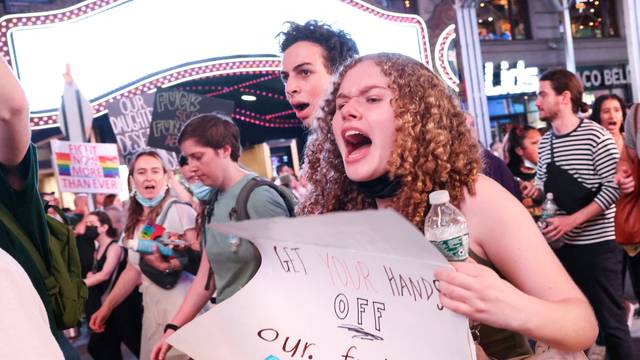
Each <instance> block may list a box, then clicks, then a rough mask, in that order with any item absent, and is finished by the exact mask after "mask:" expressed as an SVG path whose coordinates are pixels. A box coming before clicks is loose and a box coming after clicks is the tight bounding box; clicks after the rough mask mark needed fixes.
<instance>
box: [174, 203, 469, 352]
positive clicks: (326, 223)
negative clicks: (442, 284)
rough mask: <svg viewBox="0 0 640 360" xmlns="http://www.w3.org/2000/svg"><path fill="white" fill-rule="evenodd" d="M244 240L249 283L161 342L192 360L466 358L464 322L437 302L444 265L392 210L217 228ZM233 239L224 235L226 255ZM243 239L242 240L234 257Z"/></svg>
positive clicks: (216, 226)
mask: <svg viewBox="0 0 640 360" xmlns="http://www.w3.org/2000/svg"><path fill="white" fill-rule="evenodd" d="M212 227H213V228H214V229H216V230H217V231H220V232H223V233H228V234H234V235H236V236H239V237H240V238H243V239H251V241H252V242H253V244H254V245H255V246H256V247H257V248H258V250H259V251H260V255H261V258H262V260H261V265H260V269H259V270H258V272H257V273H256V275H255V276H254V278H253V279H252V280H251V281H250V282H249V283H248V284H247V285H245V287H244V288H242V289H241V290H240V291H238V292H237V293H236V294H234V295H233V296H231V297H230V298H229V299H227V300H225V301H223V302H221V303H220V304H218V305H216V306H215V307H213V308H212V309H211V310H209V311H208V312H207V313H205V314H204V315H202V316H200V317H197V318H196V319H194V320H193V321H192V322H190V323H189V324H187V325H186V326H184V327H182V328H181V329H180V330H178V331H177V332H176V333H175V334H174V335H172V336H171V337H170V338H169V339H168V341H169V343H171V344H172V345H173V346H175V347H176V348H178V349H179V350H181V351H183V352H185V353H186V354H188V355H189V356H191V357H192V358H194V359H257V360H267V359H268V360H284V359H304V360H307V359H308V360H313V359H323V360H348V359H353V360H355V359H367V360H385V359H388V360H391V359H394V360H396V359H402V360H411V359H472V358H474V350H473V348H472V347H473V342H472V340H471V335H470V332H469V323H468V320H467V319H466V318H465V317H463V316H461V315H458V314H455V313H453V312H451V311H449V310H447V309H445V308H444V307H443V306H442V305H441V304H440V301H439V296H438V293H439V290H438V282H437V281H435V279H434V278H433V272H434V270H435V269H436V268H439V267H447V266H449V265H448V263H447V261H446V260H445V258H444V257H443V256H442V255H441V254H440V253H439V252H438V250H436V248H435V247H433V246H432V245H431V244H429V243H428V242H427V241H426V240H425V239H424V236H422V234H420V232H419V231H418V230H417V229H416V228H415V227H414V226H413V225H412V224H411V223H409V222H408V221H407V220H405V219H404V218H403V217H402V216H400V215H399V214H397V213H395V212H393V211H391V210H375V211H374V210H370V211H362V212H343V213H333V214H326V215H320V216H309V217H298V218H275V219H261V220H250V221H242V222H239V223H238V222H232V223H217V224H213V225H212ZM234 239H235V238H234V237H233V236H231V235H230V237H229V246H230V251H233V250H232V246H234V245H233V244H236V245H235V246H236V247H237V246H238V245H237V242H236V241H234ZM245 242H247V240H241V242H240V245H239V246H240V248H239V249H240V251H242V247H243V246H249V244H246V243H245Z"/></svg>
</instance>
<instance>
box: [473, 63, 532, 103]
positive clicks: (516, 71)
mask: <svg viewBox="0 0 640 360" xmlns="http://www.w3.org/2000/svg"><path fill="white" fill-rule="evenodd" d="M538 74H539V70H538V68H537V67H525V65H524V61H523V60H520V61H518V62H517V63H516V67H515V68H513V69H511V68H509V63H508V62H506V61H501V62H500V75H499V76H500V77H499V81H500V82H499V84H498V85H495V84H494V67H493V63H492V62H486V63H484V92H485V94H486V95H487V96H497V95H508V94H522V93H532V92H536V91H538V83H539V80H538Z"/></svg>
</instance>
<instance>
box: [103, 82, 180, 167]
mask: <svg viewBox="0 0 640 360" xmlns="http://www.w3.org/2000/svg"><path fill="white" fill-rule="evenodd" d="M154 97H155V94H141V95H136V96H132V97H124V98H121V99H117V100H115V101H113V102H110V103H109V104H108V105H107V110H108V112H109V122H110V123H111V128H112V129H113V133H114V134H115V136H116V140H117V141H118V147H119V148H120V153H121V154H122V157H123V158H124V162H125V164H129V163H130V162H131V159H132V158H133V156H134V155H135V154H136V152H138V151H139V150H140V149H143V148H146V147H147V138H148V137H149V123H150V122H151V114H152V113H153V100H154ZM158 153H159V154H160V156H161V157H162V158H163V159H164V160H165V162H166V163H167V165H169V167H170V168H172V169H175V168H177V167H178V158H177V157H176V154H175V153H173V152H168V151H165V150H159V149H158Z"/></svg>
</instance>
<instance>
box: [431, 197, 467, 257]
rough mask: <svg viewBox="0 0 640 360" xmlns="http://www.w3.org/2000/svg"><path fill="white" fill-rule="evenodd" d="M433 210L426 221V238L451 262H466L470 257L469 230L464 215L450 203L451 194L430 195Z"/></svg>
mask: <svg viewBox="0 0 640 360" xmlns="http://www.w3.org/2000/svg"><path fill="white" fill-rule="evenodd" d="M429 203H430V204H431V209H430V210H429V213H428V214H427V217H426V218H425V219H424V236H425V237H426V239H427V241H429V242H431V243H432V244H433V245H434V246H435V247H436V248H438V250H440V252H441V253H442V255H444V257H446V258H447V260H449V261H464V260H465V259H466V258H467V257H468V256H469V230H468V229H467V220H466V219H465V218H464V215H462V213H461V212H460V211H459V210H458V209H456V208H455V207H454V206H453V205H451V204H450V203H449V192H448V191H446V190H438V191H434V192H432V193H431V194H429Z"/></svg>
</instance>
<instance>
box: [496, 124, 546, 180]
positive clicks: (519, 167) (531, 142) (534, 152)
mask: <svg viewBox="0 0 640 360" xmlns="http://www.w3.org/2000/svg"><path fill="white" fill-rule="evenodd" d="M540 137H541V135H540V131H539V130H538V129H536V128H534V127H533V126H529V125H514V126H513V127H512V128H511V130H509V134H508V135H507V144H506V149H505V150H506V151H505V152H506V153H507V156H506V157H507V166H508V167H509V170H511V173H512V174H513V176H515V177H517V178H518V179H520V180H521V181H532V180H533V179H535V177H536V165H537V164H538V143H539V142H540Z"/></svg>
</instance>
